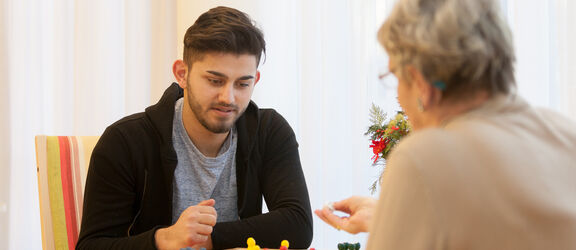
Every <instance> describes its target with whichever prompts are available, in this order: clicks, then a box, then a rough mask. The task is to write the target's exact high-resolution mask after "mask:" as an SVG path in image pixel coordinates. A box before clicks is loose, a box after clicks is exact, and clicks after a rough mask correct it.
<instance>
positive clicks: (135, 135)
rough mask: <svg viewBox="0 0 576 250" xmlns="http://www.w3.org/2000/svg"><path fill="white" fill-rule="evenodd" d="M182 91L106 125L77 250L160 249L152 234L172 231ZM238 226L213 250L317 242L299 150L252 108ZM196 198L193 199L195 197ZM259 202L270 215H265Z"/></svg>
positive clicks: (242, 126)
mask: <svg viewBox="0 0 576 250" xmlns="http://www.w3.org/2000/svg"><path fill="white" fill-rule="evenodd" d="M182 96H183V90H182V89H181V88H180V87H179V86H178V84H176V83H173V84H172V86H170V87H169V88H168V89H167V90H166V91H165V92H164V95H163V96H162V98H161V99H160V101H159V102H158V103H157V104H155V105H153V106H150V107H148V108H147V109H146V110H145V112H143V113H137V114H134V115H131V116H127V117H125V118H123V119H121V120H119V121H117V122H116V123H114V124H112V125H111V126H109V127H108V128H107V129H106V130H105V132H104V133H103V134H102V136H101V137H100V140H99V141H98V143H97V144H96V146H95V148H94V151H93V152H92V157H91V159H90V167H89V170H88V177H87V180H86V187H85V195H84V209H83V216H82V226H81V231H80V236H79V240H78V244H77V245H76V249H98V250H101V249H139V250H140V249H155V248H156V244H155V241H154V233H155V231H156V230H157V229H158V228H162V227H167V226H170V225H171V221H172V180H173V178H174V170H175V168H176V163H177V158H176V152H175V151H174V147H173V145H172V121H173V117H174V105H175V102H176V100H178V99H179V98H181V97H182ZM236 128H237V131H238V148H237V151H236V178H237V190H238V214H239V216H240V220H239V221H234V222H222V223H217V224H216V226H215V227H214V230H213V232H212V243H213V247H214V249H225V248H233V247H245V246H246V239H247V238H248V237H254V238H255V239H256V242H257V244H258V245H260V246H261V247H269V248H278V247H279V246H280V242H281V241H282V240H284V239H286V240H288V241H289V242H290V247H291V248H307V247H309V245H310V243H311V241H312V213H311V209H310V201H309V197H308V190H307V188H306V182H305V180H304V174H303V172H302V168H301V165H300V157H299V154H298V143H297V142H296V137H295V135H294V132H293V131H292V128H291V127H290V125H289V124H288V122H286V120H285V119H284V118H283V117H282V116H281V115H279V114H278V113H276V112H275V111H274V110H272V109H259V108H258V107H257V106H256V104H254V103H253V102H250V104H249V105H248V107H247V109H246V111H245V113H244V114H243V115H242V116H241V117H240V118H239V119H238V120H237V122H236ZM190 195H194V194H190ZM262 196H263V197H264V199H265V201H266V205H267V207H268V210H269V211H270V212H268V213H266V214H262Z"/></svg>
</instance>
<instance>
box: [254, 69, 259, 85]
mask: <svg viewBox="0 0 576 250" xmlns="http://www.w3.org/2000/svg"><path fill="white" fill-rule="evenodd" d="M258 81H260V71H259V70H256V79H254V86H256V83H258Z"/></svg>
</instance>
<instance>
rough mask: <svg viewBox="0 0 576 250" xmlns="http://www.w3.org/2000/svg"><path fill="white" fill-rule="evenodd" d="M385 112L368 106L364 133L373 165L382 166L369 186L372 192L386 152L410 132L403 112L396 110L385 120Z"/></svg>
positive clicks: (386, 154)
mask: <svg viewBox="0 0 576 250" xmlns="http://www.w3.org/2000/svg"><path fill="white" fill-rule="evenodd" d="M386 118H387V116H386V113H384V112H383V111H382V109H381V108H380V107H378V106H376V105H374V104H372V107H371V108H370V123H371V124H372V125H370V127H368V131H366V133H365V134H364V135H369V136H370V141H371V142H372V143H371V144H370V147H371V148H372V152H374V156H372V160H373V162H372V165H373V166H382V172H381V173H380V177H379V178H378V179H377V180H375V181H374V183H372V185H371V186H370V191H371V192H372V193H374V192H375V191H376V187H377V185H378V183H379V180H380V178H382V173H383V171H384V164H385V162H386V159H388V154H389V153H390V151H391V150H392V149H393V148H394V146H396V144H398V142H399V141H400V139H402V137H404V136H406V135H407V134H408V133H410V130H411V129H412V128H411V127H410V124H409V123H408V120H407V119H406V116H405V115H404V112H402V111H398V113H397V114H396V116H394V117H393V118H392V119H390V120H388V121H387V120H386Z"/></svg>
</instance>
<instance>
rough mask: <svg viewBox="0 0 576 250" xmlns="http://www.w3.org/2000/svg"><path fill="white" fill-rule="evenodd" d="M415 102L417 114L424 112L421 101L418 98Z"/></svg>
mask: <svg viewBox="0 0 576 250" xmlns="http://www.w3.org/2000/svg"><path fill="white" fill-rule="evenodd" d="M416 101H417V102H418V112H420V113H422V112H424V105H423V104H422V99H420V98H418V99H417V100H416Z"/></svg>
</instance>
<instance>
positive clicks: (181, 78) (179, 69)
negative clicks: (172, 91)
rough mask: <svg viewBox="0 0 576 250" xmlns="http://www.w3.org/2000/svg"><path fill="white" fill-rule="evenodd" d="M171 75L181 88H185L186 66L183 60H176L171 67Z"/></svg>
mask: <svg viewBox="0 0 576 250" xmlns="http://www.w3.org/2000/svg"><path fill="white" fill-rule="evenodd" d="M172 73H174V77H175V78H176V81H177V82H178V85H180V87H181V88H183V89H185V88H186V83H187V81H186V77H187V76H188V65H186V63H185V62H184V61H183V60H176V61H175V62H174V65H172Z"/></svg>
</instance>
